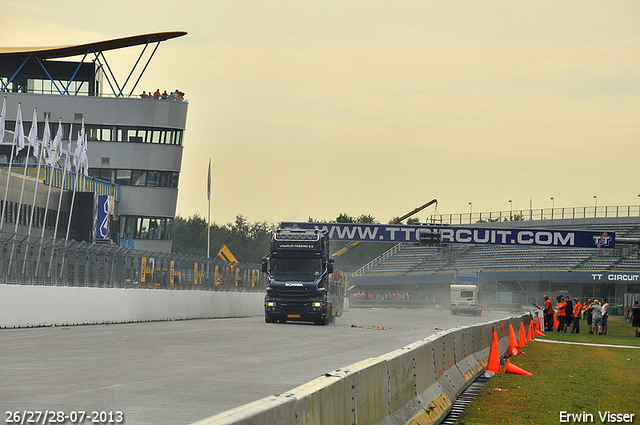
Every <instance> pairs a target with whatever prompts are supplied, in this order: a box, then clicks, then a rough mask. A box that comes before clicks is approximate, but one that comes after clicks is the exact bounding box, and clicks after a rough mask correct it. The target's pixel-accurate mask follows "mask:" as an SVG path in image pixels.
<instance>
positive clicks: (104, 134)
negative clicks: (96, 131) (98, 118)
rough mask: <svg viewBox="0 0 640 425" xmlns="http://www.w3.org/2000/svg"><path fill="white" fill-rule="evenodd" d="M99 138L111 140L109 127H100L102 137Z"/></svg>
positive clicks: (106, 140)
mask: <svg viewBox="0 0 640 425" xmlns="http://www.w3.org/2000/svg"><path fill="white" fill-rule="evenodd" d="M100 140H103V141H105V142H110V141H111V129H110V128H103V129H102V137H101V138H100Z"/></svg>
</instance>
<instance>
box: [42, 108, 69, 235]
mask: <svg viewBox="0 0 640 425" xmlns="http://www.w3.org/2000/svg"><path fill="white" fill-rule="evenodd" d="M61 128H62V117H60V120H59V121H58V132H57V133H56V137H55V138H54V140H53V142H54V143H55V144H56V146H55V148H56V155H55V157H53V158H49V160H50V161H51V164H49V189H48V190H47V203H46V204H45V208H44V223H42V234H41V235H40V237H41V238H44V230H45V227H46V224H47V213H48V212H49V200H51V186H53V179H54V176H55V173H56V165H55V164H56V159H57V158H58V157H59V156H58V152H59V151H60V148H61V147H62V131H61ZM63 178H64V177H63ZM60 193H62V192H60Z"/></svg>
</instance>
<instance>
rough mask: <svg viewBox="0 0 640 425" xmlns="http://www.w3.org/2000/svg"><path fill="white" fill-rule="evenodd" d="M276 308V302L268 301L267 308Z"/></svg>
mask: <svg viewBox="0 0 640 425" xmlns="http://www.w3.org/2000/svg"><path fill="white" fill-rule="evenodd" d="M275 306H276V302H275V301H267V307H275Z"/></svg>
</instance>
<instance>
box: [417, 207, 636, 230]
mask: <svg viewBox="0 0 640 425" xmlns="http://www.w3.org/2000/svg"><path fill="white" fill-rule="evenodd" d="M598 217H600V218H607V217H640V205H621V206H620V205H618V206H598V207H596V206H590V207H564V208H540V209H529V210H509V211H493V212H477V213H474V212H468V213H456V214H434V215H432V216H431V217H429V219H428V221H427V224H450V225H453V224H473V223H485V222H503V221H527V220H562V219H576V218H598Z"/></svg>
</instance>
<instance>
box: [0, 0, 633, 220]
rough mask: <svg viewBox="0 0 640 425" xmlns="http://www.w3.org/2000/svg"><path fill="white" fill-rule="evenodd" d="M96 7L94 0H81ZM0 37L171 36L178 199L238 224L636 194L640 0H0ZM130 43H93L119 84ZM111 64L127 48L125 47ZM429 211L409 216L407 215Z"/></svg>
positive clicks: (161, 56) (13, 43) (166, 54)
mask: <svg viewBox="0 0 640 425" xmlns="http://www.w3.org/2000/svg"><path fill="white" fill-rule="evenodd" d="M92 3H93V5H92ZM0 10H2V11H3V16H4V20H3V21H4V24H3V25H2V27H1V29H0V40H1V41H0V45H2V46H3V47H22V46H50V45H53V46H55V45H63V44H75V43H88V42H92V41H100V40H105V39H110V38H118V37H126V36H130V35H137V34H144V33H149V32H160V31H187V32H188V33H189V34H188V35H187V36H185V37H181V38H177V39H173V40H169V41H167V42H164V43H161V45H160V48H159V49H158V51H157V53H156V56H155V58H154V60H153V61H152V62H151V65H150V66H149V69H148V70H147V72H146V74H145V76H144V78H143V79H142V82H141V84H140V85H139V86H138V88H137V89H136V92H142V90H155V89H156V88H160V89H161V90H163V89H167V91H172V90H174V89H175V88H179V89H180V90H182V91H184V92H185V93H186V98H187V100H188V101H189V112H188V119H187V131H186V133H185V139H184V156H183V163H182V173H181V176H180V185H179V189H180V194H179V199H178V211H177V213H178V214H179V215H181V216H183V217H189V216H191V215H193V214H195V213H198V214H200V215H201V216H203V217H205V218H206V216H207V199H206V174H207V165H208V160H209V158H212V164H213V170H212V181H213V184H212V191H213V196H212V197H213V199H212V203H211V220H212V222H216V223H218V224H225V223H227V222H231V221H233V220H234V219H235V216H236V215H237V214H243V215H244V216H245V217H246V218H247V219H248V220H249V221H250V222H255V221H268V222H272V223H277V222H280V221H306V220H307V218H308V217H310V216H311V217H313V218H315V219H324V220H331V219H334V218H335V217H337V216H338V215H339V214H340V213H347V214H350V215H354V216H357V215H361V214H370V215H372V216H374V217H376V218H377V219H378V220H379V221H381V222H384V221H388V220H389V219H391V218H392V217H394V216H399V215H402V214H404V213H406V212H408V211H410V210H412V209H413V208H415V207H417V206H419V205H422V204H423V203H425V202H427V201H429V200H430V199H433V198H437V199H438V201H439V206H438V212H439V213H465V212H466V213H468V212H469V210H470V207H469V202H471V203H472V205H473V212H474V213H475V212H481V211H499V210H503V211H507V210H509V207H510V204H509V200H510V199H511V200H512V201H513V204H512V206H513V209H514V210H517V209H527V208H529V204H530V201H531V203H532V205H533V207H534V208H550V207H551V204H552V201H551V200H550V198H551V197H553V198H554V199H555V206H556V207H582V206H593V205H594V203H595V200H594V196H597V197H598V199H597V202H598V205H599V206H604V205H638V204H639V203H640V198H639V197H638V195H639V194H640V185H639V184H638V183H639V182H640V164H637V163H636V161H637V160H638V159H639V158H640V2H637V1H635V0H633V1H632V0H629V1H606V2H603V1H582V0H581V1H556V0H553V1H544V0H543V1H535V2H530V1H527V2H525V1H513V0H509V1H475V0H473V1H468V0H464V1H463V0H460V1H455V0H454V1H449V0H448V1H427V0H421V1H400V2H398V1H373V0H367V1H346V0H336V1H334V0H324V1H300V0H296V1H269V2H265V1H242V0H240V1H238V0H234V1H215V0H207V1H189V0H186V1H183V2H176V1H173V0H171V1H166V0H154V1H147V0H139V1H123V0H111V1H109V2H107V3H105V2H90V1H89V2H88V1H86V0H83V1H79V0H69V1H65V2H61V3H56V2H51V1H44V0H19V1H7V0H0ZM139 52H140V49H139V48H134V49H130V52H129V51H127V52H123V53H120V56H116V54H115V52H111V53H109V52H107V59H108V60H109V61H110V64H111V66H112V67H113V68H114V70H115V73H116V76H117V77H118V78H119V80H121V81H124V79H125V78H126V75H127V74H128V72H129V70H130V68H131V65H132V63H133V62H132V58H135V57H137V55H138V54H139ZM125 58H126V60H125ZM431 212H433V208H429V209H428V210H425V211H423V212H422V213H421V214H419V215H418V217H419V218H420V219H421V220H424V219H425V218H426V216H427V215H428V214H429V213H431Z"/></svg>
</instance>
